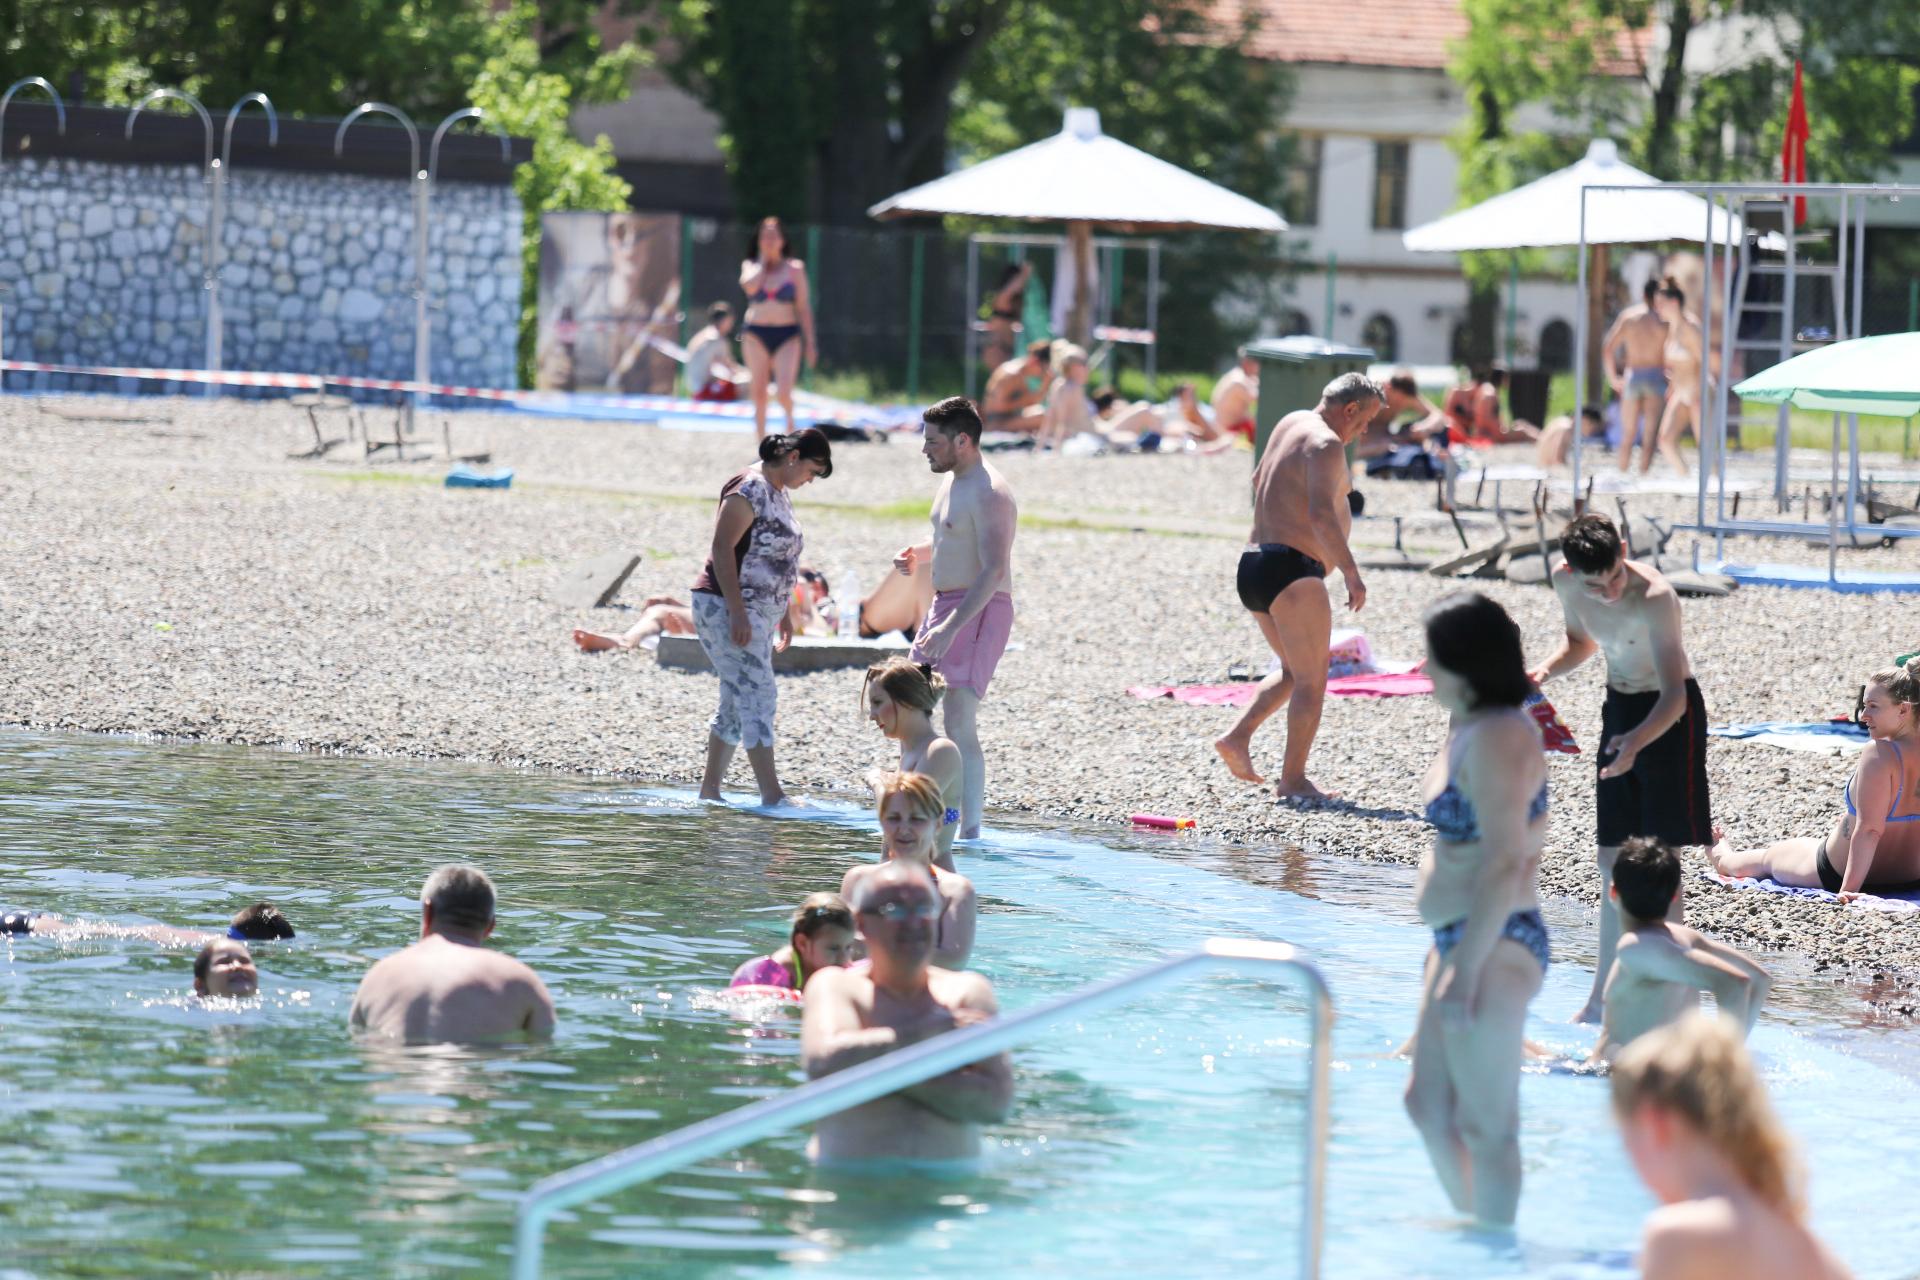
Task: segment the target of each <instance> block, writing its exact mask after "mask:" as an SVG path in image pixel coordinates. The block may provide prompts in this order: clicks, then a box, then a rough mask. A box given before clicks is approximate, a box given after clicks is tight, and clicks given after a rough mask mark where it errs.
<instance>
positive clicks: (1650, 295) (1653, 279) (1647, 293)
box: [1640, 276, 1660, 306]
mask: <svg viewBox="0 0 1920 1280" xmlns="http://www.w3.org/2000/svg"><path fill="white" fill-rule="evenodd" d="M1640 296H1641V297H1642V298H1643V299H1645V300H1646V304H1647V305H1648V306H1652V305H1653V300H1654V299H1655V298H1657V297H1659V296H1660V278H1659V277H1658V276H1648V277H1647V282H1646V283H1645V284H1643V285H1641V286H1640Z"/></svg>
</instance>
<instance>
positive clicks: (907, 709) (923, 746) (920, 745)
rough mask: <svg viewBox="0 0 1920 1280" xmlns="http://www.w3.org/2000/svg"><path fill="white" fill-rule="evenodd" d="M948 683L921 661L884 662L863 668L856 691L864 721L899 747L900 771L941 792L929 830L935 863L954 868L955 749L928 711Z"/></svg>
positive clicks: (960, 766) (957, 815)
mask: <svg viewBox="0 0 1920 1280" xmlns="http://www.w3.org/2000/svg"><path fill="white" fill-rule="evenodd" d="M946 691H947V682H946V681H945V680H943V679H942V678H941V677H940V673H939V672H937V671H935V670H934V669H933V668H932V667H930V666H928V665H927V664H926V663H924V662H910V661H908V660H907V659H906V658H888V659H887V660H886V661H885V662H876V663H875V664H874V665H872V666H871V667H868V668H867V678H866V681H865V682H864V684H863V685H862V687H861V691H860V692H861V698H862V701H863V702H864V703H865V704H866V711H867V719H869V720H871V721H873V724H874V727H875V728H877V729H879V730H880V732H881V733H884V734H885V735H886V736H887V737H889V738H892V739H893V740H894V741H895V742H898V743H899V744H900V771H901V772H902V773H918V774H924V775H925V776H926V777H929V778H931V779H933V782H934V785H935V786H937V787H938V788H939V789H940V806H941V807H940V825H939V827H938V828H937V829H936V830H935V832H934V854H933V862H934V865H935V866H937V867H939V868H940V870H942V871H952V870H953V837H954V835H955V834H956V833H958V832H959V830H960V805H959V801H960V784H961V775H962V772H963V769H964V765H963V762H962V761H961V759H960V748H959V746H957V745H956V744H955V743H954V741H953V739H951V738H946V737H942V736H941V735H940V733H939V732H938V731H936V730H935V729H934V727H933V709H934V708H935V707H937V706H939V705H940V695H941V694H943V693H945V692H946Z"/></svg>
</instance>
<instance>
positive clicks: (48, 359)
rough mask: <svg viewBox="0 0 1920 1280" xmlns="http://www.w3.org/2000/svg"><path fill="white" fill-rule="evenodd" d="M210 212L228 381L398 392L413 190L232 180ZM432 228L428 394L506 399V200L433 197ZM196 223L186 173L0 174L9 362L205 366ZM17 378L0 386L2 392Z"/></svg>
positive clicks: (461, 185) (17, 168)
mask: <svg viewBox="0 0 1920 1280" xmlns="http://www.w3.org/2000/svg"><path fill="white" fill-rule="evenodd" d="M225 203H226V216H225V219H224V234H223V235H222V237H221V239H222V241H223V244H224V257H225V265H224V269H223V270H222V272H221V281H222V290H221V307H222V310H223V312H224V315H225V324H224V325H223V329H224V338H223V342H224V355H223V358H222V364H223V366H224V367H225V368H227V369H250V370H272V371H277V372H288V373H333V374H354V375H361V376H365V377H375V378H411V377H412V376H413V354H414V353H413V346H414V304H413V295H412V287H411V282H412V277H413V255H412V243H413V194H412V185H411V184H410V183H408V182H407V181H405V180H404V179H402V178H400V177H398V176H396V177H394V178H392V179H381V178H369V177H361V176H356V175H351V174H340V175H334V174H316V173H294V172H283V171H275V170H271V169H260V168H251V169H249V168H242V167H238V166H236V168H235V170H234V172H233V174H232V176H231V178H230V179H229V181H228V182H227V185H226V201H225ZM432 215H433V220H432V226H431V229H430V232H429V243H430V249H429V253H428V256H427V289H428V298H429V299H430V301H431V304H432V305H431V310H430V316H431V321H432V325H433V344H432V345H433V350H432V357H433V361H432V371H431V377H432V380H433V381H435V382H441V383H453V384H459V385H467V386H485V387H511V386H513V385H515V383H514V378H515V343H516V340H517V333H518V326H519V320H520V234H521V211H520V201H519V198H518V197H517V196H516V195H515V194H514V192H513V189H512V188H511V187H510V186H506V185H496V184H488V183H473V182H446V181H442V182H439V183H436V184H435V186H434V193H433V205H432ZM206 218H207V188H206V184H205V183H204V182H203V181H202V179H201V175H200V171H199V170H198V168H197V167H183V166H176V165H143V164H109V163H103V162H98V161H91V160H73V159H64V158H54V159H44V160H24V159H23V160H15V161H12V162H9V163H7V164H6V165H5V166H4V167H0V308H4V351H5V355H6V357H7V358H8V359H13V360H33V361H40V362H43V363H48V364H79V365H118V366H137V367H143V368H186V369H199V368H204V367H205V364H206V328H207V322H206V316H207V292H206V290H205V289H204V288H202V285H201V281H202V257H201V252H202V243H203V239H204V233H205V227H206ZM21 380H22V375H19V374H13V375H9V379H8V385H10V386H18V385H20V382H21ZM59 381H65V380H59ZM59 381H56V382H54V383H53V384H52V385H59ZM72 385H74V386H76V387H79V388H85V389H102V388H103V387H104V385H105V384H102V383H100V382H99V381H98V380H95V379H87V380H74V381H73V382H72Z"/></svg>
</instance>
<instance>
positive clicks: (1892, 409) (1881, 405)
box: [1733, 333, 1920, 418]
mask: <svg viewBox="0 0 1920 1280" xmlns="http://www.w3.org/2000/svg"><path fill="white" fill-rule="evenodd" d="M1733 393H1734V394H1735V395H1737V396H1739V397H1741V398H1742V399H1744V400H1761V401H1765V402H1766V403H1769V404H1790V405H1793V406H1794V407H1795V408H1799V409H1812V410H1817V411H1820V412H1825V413H1865V414H1878V415H1881V416H1883V417H1888V418H1911V417H1912V416H1913V415H1914V414H1916V413H1920V333H1883V334H1879V335H1877V336H1875V337H1872V338H1854V339H1852V340H1851V341H1848V342H1836V343H1834V344H1833V345H1831V346H1826V347H1815V348H1814V349H1813V350H1812V351H1807V352H1802V353H1801V354H1800V355H1797V356H1795V357H1794V358H1793V359H1791V360H1783V361H1781V362H1780V363H1779V364H1777V365H1775V366H1773V368H1771V369H1767V370H1763V371H1762V372H1760V373H1756V374H1754V375H1753V376H1752V377H1751V378H1748V379H1747V380H1746V381H1745V382H1743V383H1741V384H1740V385H1739V386H1737V387H1735V388H1734V389H1733Z"/></svg>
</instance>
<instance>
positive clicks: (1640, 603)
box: [1528, 515, 1713, 1022]
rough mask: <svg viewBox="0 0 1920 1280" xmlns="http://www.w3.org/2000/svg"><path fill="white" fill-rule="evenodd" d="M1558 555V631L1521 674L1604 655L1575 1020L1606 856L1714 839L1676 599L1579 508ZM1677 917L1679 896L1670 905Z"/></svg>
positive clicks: (1609, 874) (1595, 1013) (1602, 971)
mask: <svg viewBox="0 0 1920 1280" xmlns="http://www.w3.org/2000/svg"><path fill="white" fill-rule="evenodd" d="M1560 549H1561V551H1562V552H1564V553H1565V555H1566V563H1564V564H1562V565H1561V566H1560V567H1559V568H1557V569H1555V570H1554V572H1553V590H1554V594H1556V595H1557V596H1559V597H1560V610H1561V613H1562V614H1563V615H1564V616H1565V618H1566V626H1567V634H1566V639H1565V640H1563V641H1562V642H1561V644H1560V647H1559V648H1558V649H1556V650H1555V651H1554V654H1553V657H1551V658H1549V659H1548V660H1547V662H1546V665H1544V666H1542V667H1540V668H1538V669H1537V670H1535V671H1532V672H1529V673H1528V674H1529V675H1531V677H1532V678H1533V682H1534V683H1535V684H1538V685H1544V684H1546V682H1547V681H1549V680H1552V679H1554V678H1556V677H1558V676H1563V675H1566V674H1567V673H1568V672H1569V671H1572V670H1573V669H1574V668H1576V667H1578V666H1579V665H1580V664H1581V663H1583V662H1585V661H1586V660H1587V659H1588V658H1591V657H1592V656H1593V655H1594V652H1595V651H1596V650H1598V651H1599V652H1602V653H1604V654H1606V658H1607V696H1606V701H1605V702H1603V703H1602V704H1601V707H1600V734H1601V740H1600V751H1599V753H1598V760H1597V763H1598V765H1599V770H1600V778H1599V782H1598V785H1597V786H1596V788H1595V791H1594V807H1595V810H1596V822H1595V827H1596V831H1595V836H1596V838H1597V839H1598V841H1599V846H1600V852H1599V862H1600V951H1599V957H1598V959H1597V960H1596V961H1595V962H1594V968H1593V990H1592V992H1591V993H1590V994H1589V995H1588V997H1587V1003H1586V1006H1585V1007H1584V1008H1582V1009H1581V1010H1580V1012H1579V1013H1578V1014H1576V1015H1575V1017H1574V1021H1576V1022H1592V1021H1594V1020H1596V1019H1597V1018H1599V1016H1600V997H1601V994H1602V991H1603V989H1604V987H1605V984H1606V980H1607V974H1608V973H1610V972H1611V971H1612V969H1613V951H1614V944H1615V942H1616V941H1617V940H1618V938H1619V937H1620V917H1619V915H1618V913H1617V912H1615V911H1614V909H1613V905H1612V902H1611V900H1610V898H1609V893H1608V891H1609V888H1610V887H1611V885H1612V883H1613V863H1614V859H1615V858H1616V857H1618V856H1619V853H1620V846H1621V845H1622V844H1624V843H1625V842H1626V840H1627V838H1628V837H1630V836H1653V837H1656V838H1657V839H1660V840H1664V841H1666V842H1667V843H1668V844H1670V845H1676V846H1678V845H1705V846H1710V845H1712V844H1713V815H1712V813H1711V811H1710V810H1709V808H1708V804H1707V707H1706V703H1705V701H1704V700H1702V698H1701V697H1700V686H1699V684H1698V683H1697V682H1695V680H1694V678H1693V669H1692V667H1691V665H1690V664H1689V663H1688V661H1687V651H1686V649H1685V647H1684V646H1683V645H1682V643H1681V635H1680V597H1679V596H1678V595H1676V594H1675V593H1674V590H1673V587H1672V585H1671V584H1670V583H1668V581H1667V580H1666V578H1664V577H1663V576H1661V574H1660V571H1659V570H1658V569H1655V568H1653V567H1652V566H1651V565H1645V564H1641V563H1640V562H1639V561H1637V560H1629V559H1627V558H1626V554H1625V551H1624V549H1623V548H1622V546H1621V544H1620V531H1619V530H1618V529H1616V528H1614V527H1613V522H1612V521H1611V520H1608V519H1607V518H1606V517H1605V516H1599V515H1584V516H1581V517H1579V518H1578V519H1576V520H1574V521H1573V522H1571V523H1570V524H1568V525H1567V527H1566V530H1565V531H1564V532H1563V533H1562V534H1561V535H1560ZM1670 915H1671V917H1672V918H1673V919H1675V920H1677V919H1679V918H1680V900H1679V898H1677V897H1676V898H1675V899H1674V904H1673V910H1672V912H1671V913H1670Z"/></svg>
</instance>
